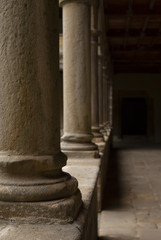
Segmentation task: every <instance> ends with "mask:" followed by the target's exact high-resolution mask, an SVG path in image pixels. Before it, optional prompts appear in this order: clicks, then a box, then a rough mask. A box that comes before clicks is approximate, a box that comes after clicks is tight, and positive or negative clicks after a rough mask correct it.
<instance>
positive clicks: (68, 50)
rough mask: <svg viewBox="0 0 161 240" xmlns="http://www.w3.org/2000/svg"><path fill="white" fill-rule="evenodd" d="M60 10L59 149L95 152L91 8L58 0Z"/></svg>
mask: <svg viewBox="0 0 161 240" xmlns="http://www.w3.org/2000/svg"><path fill="white" fill-rule="evenodd" d="M59 2H60V6H62V7H63V66H64V69H63V74H64V135H63V137H62V150H63V151H65V152H66V153H67V154H68V155H69V154H70V153H71V154H72V153H73V152H77V151H80V152H83V151H94V150H95V149H96V146H95V145H94V144H93V143H92V142H91V140H92V134H91V81H90V78H91V75H90V71H91V66H90V5H89V2H88V1H87V0H59Z"/></svg>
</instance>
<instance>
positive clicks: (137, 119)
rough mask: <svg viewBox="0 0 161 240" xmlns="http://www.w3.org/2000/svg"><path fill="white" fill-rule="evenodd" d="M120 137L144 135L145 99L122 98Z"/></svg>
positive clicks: (145, 122) (145, 123) (145, 128)
mask: <svg viewBox="0 0 161 240" xmlns="http://www.w3.org/2000/svg"><path fill="white" fill-rule="evenodd" d="M121 115H122V116H121V118H122V123H121V133H122V135H146V133H147V106H146V99H145V98H123V100H122V113H121Z"/></svg>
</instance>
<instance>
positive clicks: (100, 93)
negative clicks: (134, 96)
mask: <svg viewBox="0 0 161 240" xmlns="http://www.w3.org/2000/svg"><path fill="white" fill-rule="evenodd" d="M98 53H99V55H98V56H99V58H98V72H99V73H98V76H99V79H98V83H99V84H98V91H99V94H98V95H99V127H100V129H102V128H103V68H102V54H101V50H100V47H99V51H98Z"/></svg>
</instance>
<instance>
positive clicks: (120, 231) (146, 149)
mask: <svg viewBox="0 0 161 240" xmlns="http://www.w3.org/2000/svg"><path fill="white" fill-rule="evenodd" d="M160 156H161V146H159V145H152V144H145V143H140V142H138V143H133V144H130V143H129V141H126V142H125V141H123V142H117V143H115V144H114V147H113V150H112V155H111V158H110V163H109V170H108V171H109V173H108V174H107V176H108V178H107V185H106V189H105V197H104V203H103V211H102V212H101V214H100V215H99V240H152V239H154V240H160V239H161V191H160V186H161V161H160Z"/></svg>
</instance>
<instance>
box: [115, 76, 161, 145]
mask: <svg viewBox="0 0 161 240" xmlns="http://www.w3.org/2000/svg"><path fill="white" fill-rule="evenodd" d="M113 82H114V85H113V87H114V88H113V89H114V109H113V113H114V115H113V117H114V123H113V127H114V136H117V137H119V136H120V131H121V130H120V128H121V123H120V121H121V117H120V115H121V101H122V99H123V98H124V97H128V98H129V97H144V98H145V99H146V101H147V105H148V117H147V118H148V124H147V128H148V129H147V139H148V140H150V141H154V142H161V74H117V75H114V78H113Z"/></svg>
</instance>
